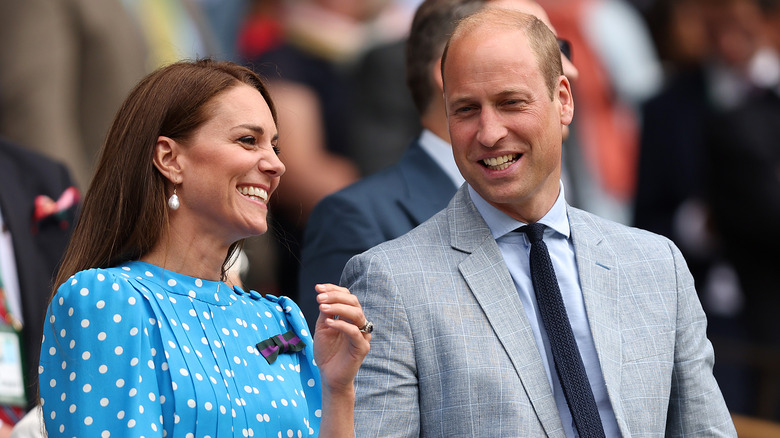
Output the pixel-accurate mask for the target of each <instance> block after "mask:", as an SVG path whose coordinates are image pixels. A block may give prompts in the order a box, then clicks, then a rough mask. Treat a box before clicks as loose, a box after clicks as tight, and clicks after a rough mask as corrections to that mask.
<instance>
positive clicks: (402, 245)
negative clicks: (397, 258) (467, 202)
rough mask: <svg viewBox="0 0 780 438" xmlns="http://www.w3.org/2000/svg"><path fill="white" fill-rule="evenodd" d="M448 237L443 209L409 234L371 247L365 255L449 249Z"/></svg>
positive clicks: (445, 213) (445, 215) (445, 214)
mask: <svg viewBox="0 0 780 438" xmlns="http://www.w3.org/2000/svg"><path fill="white" fill-rule="evenodd" d="M449 237H450V233H449V224H448V221H447V209H444V210H441V211H439V212H438V213H436V214H435V215H433V216H432V217H431V218H430V219H428V220H426V221H424V222H423V223H421V224H420V225H417V226H416V227H414V228H412V229H411V230H410V231H409V232H407V233H405V234H402V235H400V236H398V237H396V238H394V239H390V240H387V241H385V242H382V243H381V244H378V245H376V246H374V247H372V248H371V249H369V250H368V251H366V254H367V255H371V254H376V253H381V252H386V253H387V252H394V251H398V250H400V251H401V253H403V252H404V251H408V250H409V248H412V247H414V248H417V249H415V251H418V252H421V251H432V250H439V249H440V248H445V247H446V248H449V247H450V244H449Z"/></svg>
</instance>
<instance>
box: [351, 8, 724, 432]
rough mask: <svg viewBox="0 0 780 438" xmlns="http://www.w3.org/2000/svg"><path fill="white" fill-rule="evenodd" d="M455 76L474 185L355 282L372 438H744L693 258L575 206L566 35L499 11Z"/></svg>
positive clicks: (475, 34) (465, 37)
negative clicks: (365, 345)
mask: <svg viewBox="0 0 780 438" xmlns="http://www.w3.org/2000/svg"><path fill="white" fill-rule="evenodd" d="M441 64H442V77H443V83H444V99H445V108H446V111H447V116H448V123H449V133H450V137H451V141H452V149H453V153H454V158H455V162H456V164H457V166H458V169H459V170H460V172H461V174H462V175H463V177H464V178H465V180H466V184H464V185H463V186H462V187H461V188H460V189H459V190H458V192H457V193H456V195H455V197H454V198H453V199H452V201H450V203H449V205H448V206H447V207H446V208H445V209H444V210H442V211H441V212H439V213H438V214H436V215H435V216H434V217H433V218H431V219H430V220H429V221H427V222H425V223H423V224H422V225H420V226H419V227H417V228H415V229H414V230H412V231H411V232H409V233H408V234H406V235H404V236H402V237H400V238H398V239H395V240H392V241H390V242H387V243H384V244H381V245H379V246H377V247H375V248H373V249H371V250H369V251H367V252H365V253H363V254H361V255H359V256H356V257H354V258H352V259H351V260H350V261H349V263H348V264H347V266H346V268H345V271H344V275H343V277H342V283H343V284H344V285H345V286H347V287H349V289H350V290H351V291H352V292H353V293H354V294H355V295H356V296H357V297H358V298H359V299H360V302H361V303H362V305H363V308H364V311H365V313H366V315H367V317H368V318H369V319H371V320H372V321H374V324H375V327H376V331H375V332H374V338H373V340H372V346H371V352H370V354H369V355H368V356H367V357H366V360H365V362H364V363H363V366H362V368H361V370H360V371H359V373H358V375H357V379H356V404H355V406H356V413H355V420H356V431H357V434H358V436H382V437H417V436H425V437H457V436H463V437H518V436H531V437H536V436H551V437H577V436H580V437H599V436H608V437H615V436H625V437H628V436H634V435H642V436H694V435H695V436H736V432H735V431H734V427H733V424H732V422H731V419H730V416H729V412H728V410H727V408H726V405H725V403H724V401H723V397H722V395H721V393H720V390H719V388H718V385H717V383H716V381H715V379H714V378H713V376H712V365H713V361H714V359H713V351H712V347H711V344H710V342H709V341H708V340H707V338H706V333H705V331H706V318H705V315H704V313H703V311H702V308H701V305H700V303H699V301H698V298H697V295H696V291H695V289H694V286H693V280H692V278H691V275H690V273H689V271H688V268H687V266H686V263H685V261H684V259H683V258H682V256H681V255H680V252H679V251H678V250H677V248H676V247H675V246H674V245H673V244H672V243H671V242H670V241H669V240H667V239H665V238H663V237H660V236H657V235H654V234H651V233H648V232H646V231H642V230H638V229H634V228H629V227H626V226H623V225H620V224H616V223H613V222H610V221H607V220H605V219H602V218H599V217H597V216H594V215H592V214H589V213H587V212H584V211H582V210H578V209H575V208H572V207H570V206H568V205H567V204H566V200H565V193H564V187H563V184H562V183H561V180H560V175H561V142H562V137H563V132H564V128H565V127H566V126H567V125H568V124H569V123H570V122H571V120H572V118H573V115H574V101H573V98H572V94H571V87H570V84H569V81H568V79H567V78H566V77H565V76H564V75H563V72H562V69H561V56H560V52H559V48H558V45H557V42H556V39H555V37H554V35H553V34H552V32H551V31H550V30H549V28H548V27H547V26H545V25H544V24H543V23H542V22H541V21H539V20H538V19H536V18H533V17H532V16H529V15H525V14H522V13H519V12H517V11H509V10H502V9H497V8H487V9H484V10H482V11H480V12H477V13H475V14H473V15H471V16H469V17H468V18H466V19H464V20H462V21H461V22H460V23H459V25H458V27H457V28H456V30H455V32H454V33H453V34H452V36H451V38H450V40H449V42H448V45H447V48H446V49H445V52H444V56H443V57H442V62H441ZM531 268H533V269H531Z"/></svg>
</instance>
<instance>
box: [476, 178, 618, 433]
mask: <svg viewBox="0 0 780 438" xmlns="http://www.w3.org/2000/svg"><path fill="white" fill-rule="evenodd" d="M560 187H561V191H560V193H559V195H558V199H557V200H556V201H555V204H554V205H553V207H552V208H551V209H550V211H548V212H547V214H546V215H544V217H543V218H542V219H541V220H539V223H542V224H544V225H546V226H547V228H545V231H544V242H545V243H546V244H547V248H548V251H549V253H550V259H552V264H553V268H554V269H555V276H556V278H557V279H558V286H559V287H560V290H561V295H562V297H563V303H564V305H565V306H566V313H567V315H568V316H569V322H570V323H571V328H572V331H573V332H574V337H575V339H576V340H577V347H578V348H579V350H580V355H581V356H582V362H583V364H584V365H585V371H586V373H587V374H588V381H589V382H590V387H591V388H592V390H593V395H594V397H595V398H596V404H597V405H598V407H599V415H600V416H601V423H602V424H603V426H604V432H605V433H606V436H608V437H619V436H620V430H619V429H618V425H617V420H616V419H615V413H614V411H613V410H612V405H611V404H610V402H609V396H608V394H607V386H606V383H605V382H604V376H603V374H602V372H601V364H600V363H599V359H598V356H597V354H596V345H595V344H594V342H593V335H592V334H591V332H590V327H589V325H588V315H587V313H586V311H585V301H584V298H583V296H582V288H581V287H580V280H579V271H578V270H577V263H576V260H575V257H574V245H573V243H572V240H571V234H570V229H569V218H568V216H567V215H566V199H565V197H564V193H563V184H561V185H560ZM469 195H471V199H472V200H473V202H474V205H475V206H476V207H477V210H478V211H479V213H480V214H481V215H482V217H483V218H484V219H485V222H486V223H487V225H488V227H489V228H490V232H491V233H492V235H493V238H494V239H496V243H498V248H499V250H500V251H501V254H502V255H503V257H504V261H505V262H506V265H507V268H508V269H509V274H510V275H511V276H512V280H514V283H515V287H516V288H517V291H518V293H519V294H520V301H521V302H522V303H523V309H524V310H525V313H526V316H527V317H528V322H529V323H530V324H531V329H532V331H533V334H534V338H535V339H536V346H537V348H538V349H539V354H540V355H541V357H542V362H543V363H544V366H545V370H546V371H547V379H548V380H549V381H550V386H551V387H552V389H553V395H554V396H555V404H556V405H557V406H558V412H559V413H560V416H561V422H562V423H563V429H564V430H565V431H566V436H567V437H577V436H578V434H577V432H576V429H575V427H574V422H573V419H572V417H571V413H570V411H569V407H568V405H567V403H566V398H565V396H564V395H563V391H562V389H561V384H560V382H559V380H558V376H557V374H556V372H555V368H554V364H553V357H552V352H551V351H550V343H549V341H548V339H547V332H546V331H545V329H544V326H543V325H542V322H541V316H540V314H539V308H538V305H537V303H536V295H535V294H534V289H533V285H532V283H531V269H530V265H529V253H530V250H531V244H530V242H529V241H528V238H527V237H526V235H525V233H521V232H516V231H514V230H516V229H517V228H518V227H521V226H523V225H526V224H524V223H522V222H520V221H518V220H515V219H513V218H511V217H509V216H508V215H507V214H505V213H503V212H502V211H500V210H498V209H497V208H495V207H493V206H492V205H490V204H489V203H488V202H487V201H485V200H484V199H483V198H482V197H481V196H480V195H479V194H478V193H477V192H476V191H474V189H473V188H472V187H471V186H469Z"/></svg>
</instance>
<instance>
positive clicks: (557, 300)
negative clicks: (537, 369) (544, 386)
mask: <svg viewBox="0 0 780 438" xmlns="http://www.w3.org/2000/svg"><path fill="white" fill-rule="evenodd" d="M544 227H545V226H544V225H542V224H540V223H534V224H529V225H527V226H524V227H520V228H518V229H517V230H518V231H521V232H524V233H525V234H526V235H527V236H528V240H530V241H531V255H530V261H531V281H532V282H533V285H534V292H535V293H536V302H537V305H538V306H539V313H541V315H542V323H543V324H544V328H545V330H547V338H548V339H549V341H550V350H552V355H553V361H554V362H555V370H556V371H557V373H558V379H559V380H560V382H561V388H562V389H563V395H564V396H565V397H566V403H567V404H568V405H569V410H570V411H571V415H572V418H573V419H574V425H575V426H576V428H577V432H578V433H579V435H580V436H581V437H583V438H590V437H604V428H603V427H602V425H601V417H600V416H599V409H598V406H596V399H595V397H593V390H592V389H591V387H590V383H589V382H588V375H587V374H586V373H585V366H584V365H583V364H582V357H581V356H580V350H579V348H577V342H576V341H575V339H574V333H573V332H572V330H571V324H570V323H569V317H568V315H567V314H566V308H565V307H564V305H563V298H561V291H560V289H559V288H558V279H557V278H556V277H555V270H554V269H553V265H552V262H551V261H550V254H549V253H548V252H547V245H546V244H545V243H544V241H543V240H542V236H543V234H544Z"/></svg>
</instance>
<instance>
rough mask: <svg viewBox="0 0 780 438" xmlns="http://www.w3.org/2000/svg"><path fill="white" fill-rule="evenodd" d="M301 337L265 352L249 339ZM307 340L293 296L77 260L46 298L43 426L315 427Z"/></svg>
mask: <svg viewBox="0 0 780 438" xmlns="http://www.w3.org/2000/svg"><path fill="white" fill-rule="evenodd" d="M290 330H293V331H294V332H295V333H296V334H297V335H298V337H300V339H301V340H303V342H304V343H306V347H305V348H304V349H303V350H301V351H299V352H296V353H284V354H280V355H279V356H278V357H277V359H276V360H275V361H274V362H273V363H271V364H269V363H268V362H267V361H266V359H265V358H264V357H263V356H262V355H260V353H259V351H258V349H257V347H256V344H257V343H258V342H261V341H263V340H265V339H267V338H269V337H272V336H275V335H279V334H283V333H286V332H288V331H290ZM312 344H313V340H312V338H311V336H310V334H309V333H308V332H307V325H306V322H305V321H304V318H303V315H302V314H301V311H300V309H299V308H298V306H297V305H296V304H295V303H293V302H292V300H290V299H288V298H286V297H281V298H277V297H274V296H271V295H266V296H265V297H263V296H261V295H259V294H258V293H256V292H254V291H250V292H244V291H243V290H241V289H240V288H238V287H235V288H230V287H229V286H227V285H226V284H225V283H222V282H215V281H207V280H201V279H198V278H193V277H188V276H185V275H181V274H177V273H175V272H171V271H167V270H164V269H162V268H160V267H157V266H154V265H151V264H148V263H144V262H138V261H134V262H128V263H125V264H123V265H121V266H118V267H114V268H109V269H90V270H86V271H81V272H79V273H77V274H76V275H74V276H73V277H71V278H70V279H69V280H68V281H67V282H66V283H65V284H63V285H62V286H60V288H59V290H58V291H57V294H56V295H55V297H54V299H53V300H52V303H51V305H50V306H49V310H48V314H47V320H46V324H45V329H44V338H43V345H42V350H41V360H40V366H39V369H38V372H39V376H40V394H41V404H42V405H43V411H44V419H45V422H46V429H47V430H48V433H49V436H50V437H60V436H62V437H87V436H89V437H109V436H113V437H175V438H179V437H180V438H190V437H192V438H194V437H199V438H200V437H204V438H205V437H211V438H217V437H220V438H221V437H280V438H291V437H303V436H317V434H318V432H319V425H320V417H321V406H322V396H321V392H320V377H319V371H318V369H317V367H316V364H315V363H314V354H313V350H312Z"/></svg>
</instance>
